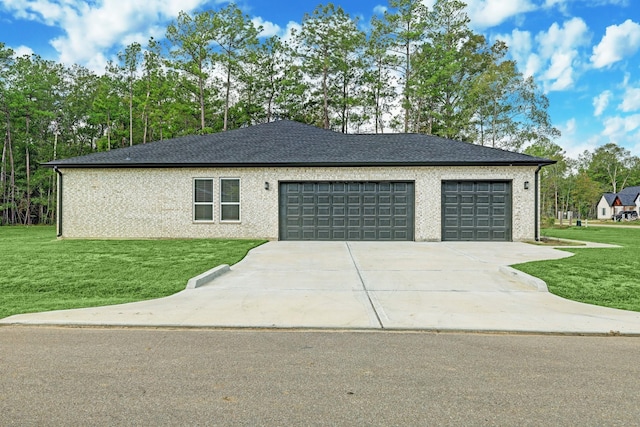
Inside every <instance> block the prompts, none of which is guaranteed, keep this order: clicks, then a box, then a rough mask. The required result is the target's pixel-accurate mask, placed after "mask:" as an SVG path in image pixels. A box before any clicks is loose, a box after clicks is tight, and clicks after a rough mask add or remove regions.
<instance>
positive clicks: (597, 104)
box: [593, 90, 612, 117]
mask: <svg viewBox="0 0 640 427" xmlns="http://www.w3.org/2000/svg"><path fill="white" fill-rule="evenodd" d="M611 95H612V93H611V91H610V90H605V91H604V92H602V93H601V94H600V95H598V96H596V97H595V98H593V108H594V112H593V115H594V116H596V117H598V116H600V115H602V113H603V112H604V110H605V109H606V108H607V106H608V105H609V100H610V99H611Z"/></svg>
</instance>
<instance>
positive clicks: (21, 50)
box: [11, 46, 34, 58]
mask: <svg viewBox="0 0 640 427" xmlns="http://www.w3.org/2000/svg"><path fill="white" fill-rule="evenodd" d="M11 49H12V50H13V56H14V57H15V58H20V57H22V56H31V55H33V54H34V52H33V49H31V48H30V47H29V46H18V47H14V48H11Z"/></svg>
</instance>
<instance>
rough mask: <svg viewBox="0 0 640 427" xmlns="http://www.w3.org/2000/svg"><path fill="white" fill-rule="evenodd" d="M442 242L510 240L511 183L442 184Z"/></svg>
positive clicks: (448, 182)
mask: <svg viewBox="0 0 640 427" xmlns="http://www.w3.org/2000/svg"><path fill="white" fill-rule="evenodd" d="M442 240H473V241H510V240H511V183H510V182H505V181H443V182H442Z"/></svg>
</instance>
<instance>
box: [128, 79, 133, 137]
mask: <svg viewBox="0 0 640 427" xmlns="http://www.w3.org/2000/svg"><path fill="white" fill-rule="evenodd" d="M132 145H133V76H130V77H129V146H130V147H131V146H132Z"/></svg>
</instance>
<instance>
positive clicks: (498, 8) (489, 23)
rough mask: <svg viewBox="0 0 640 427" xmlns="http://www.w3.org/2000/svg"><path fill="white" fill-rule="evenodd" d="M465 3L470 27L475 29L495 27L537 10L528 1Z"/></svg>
mask: <svg viewBox="0 0 640 427" xmlns="http://www.w3.org/2000/svg"><path fill="white" fill-rule="evenodd" d="M465 3H467V13H468V15H469V18H470V19H471V25H472V26H473V27H474V28H476V29H483V28H490V27H495V26H496V25H500V24H501V23H503V22H504V21H506V20H508V19H509V18H512V17H514V16H518V15H522V14H524V13H527V12H530V11H533V10H535V9H536V8H537V7H536V6H535V5H534V4H533V3H531V1H529V0H509V1H504V0H467V1H466V2H465Z"/></svg>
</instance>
